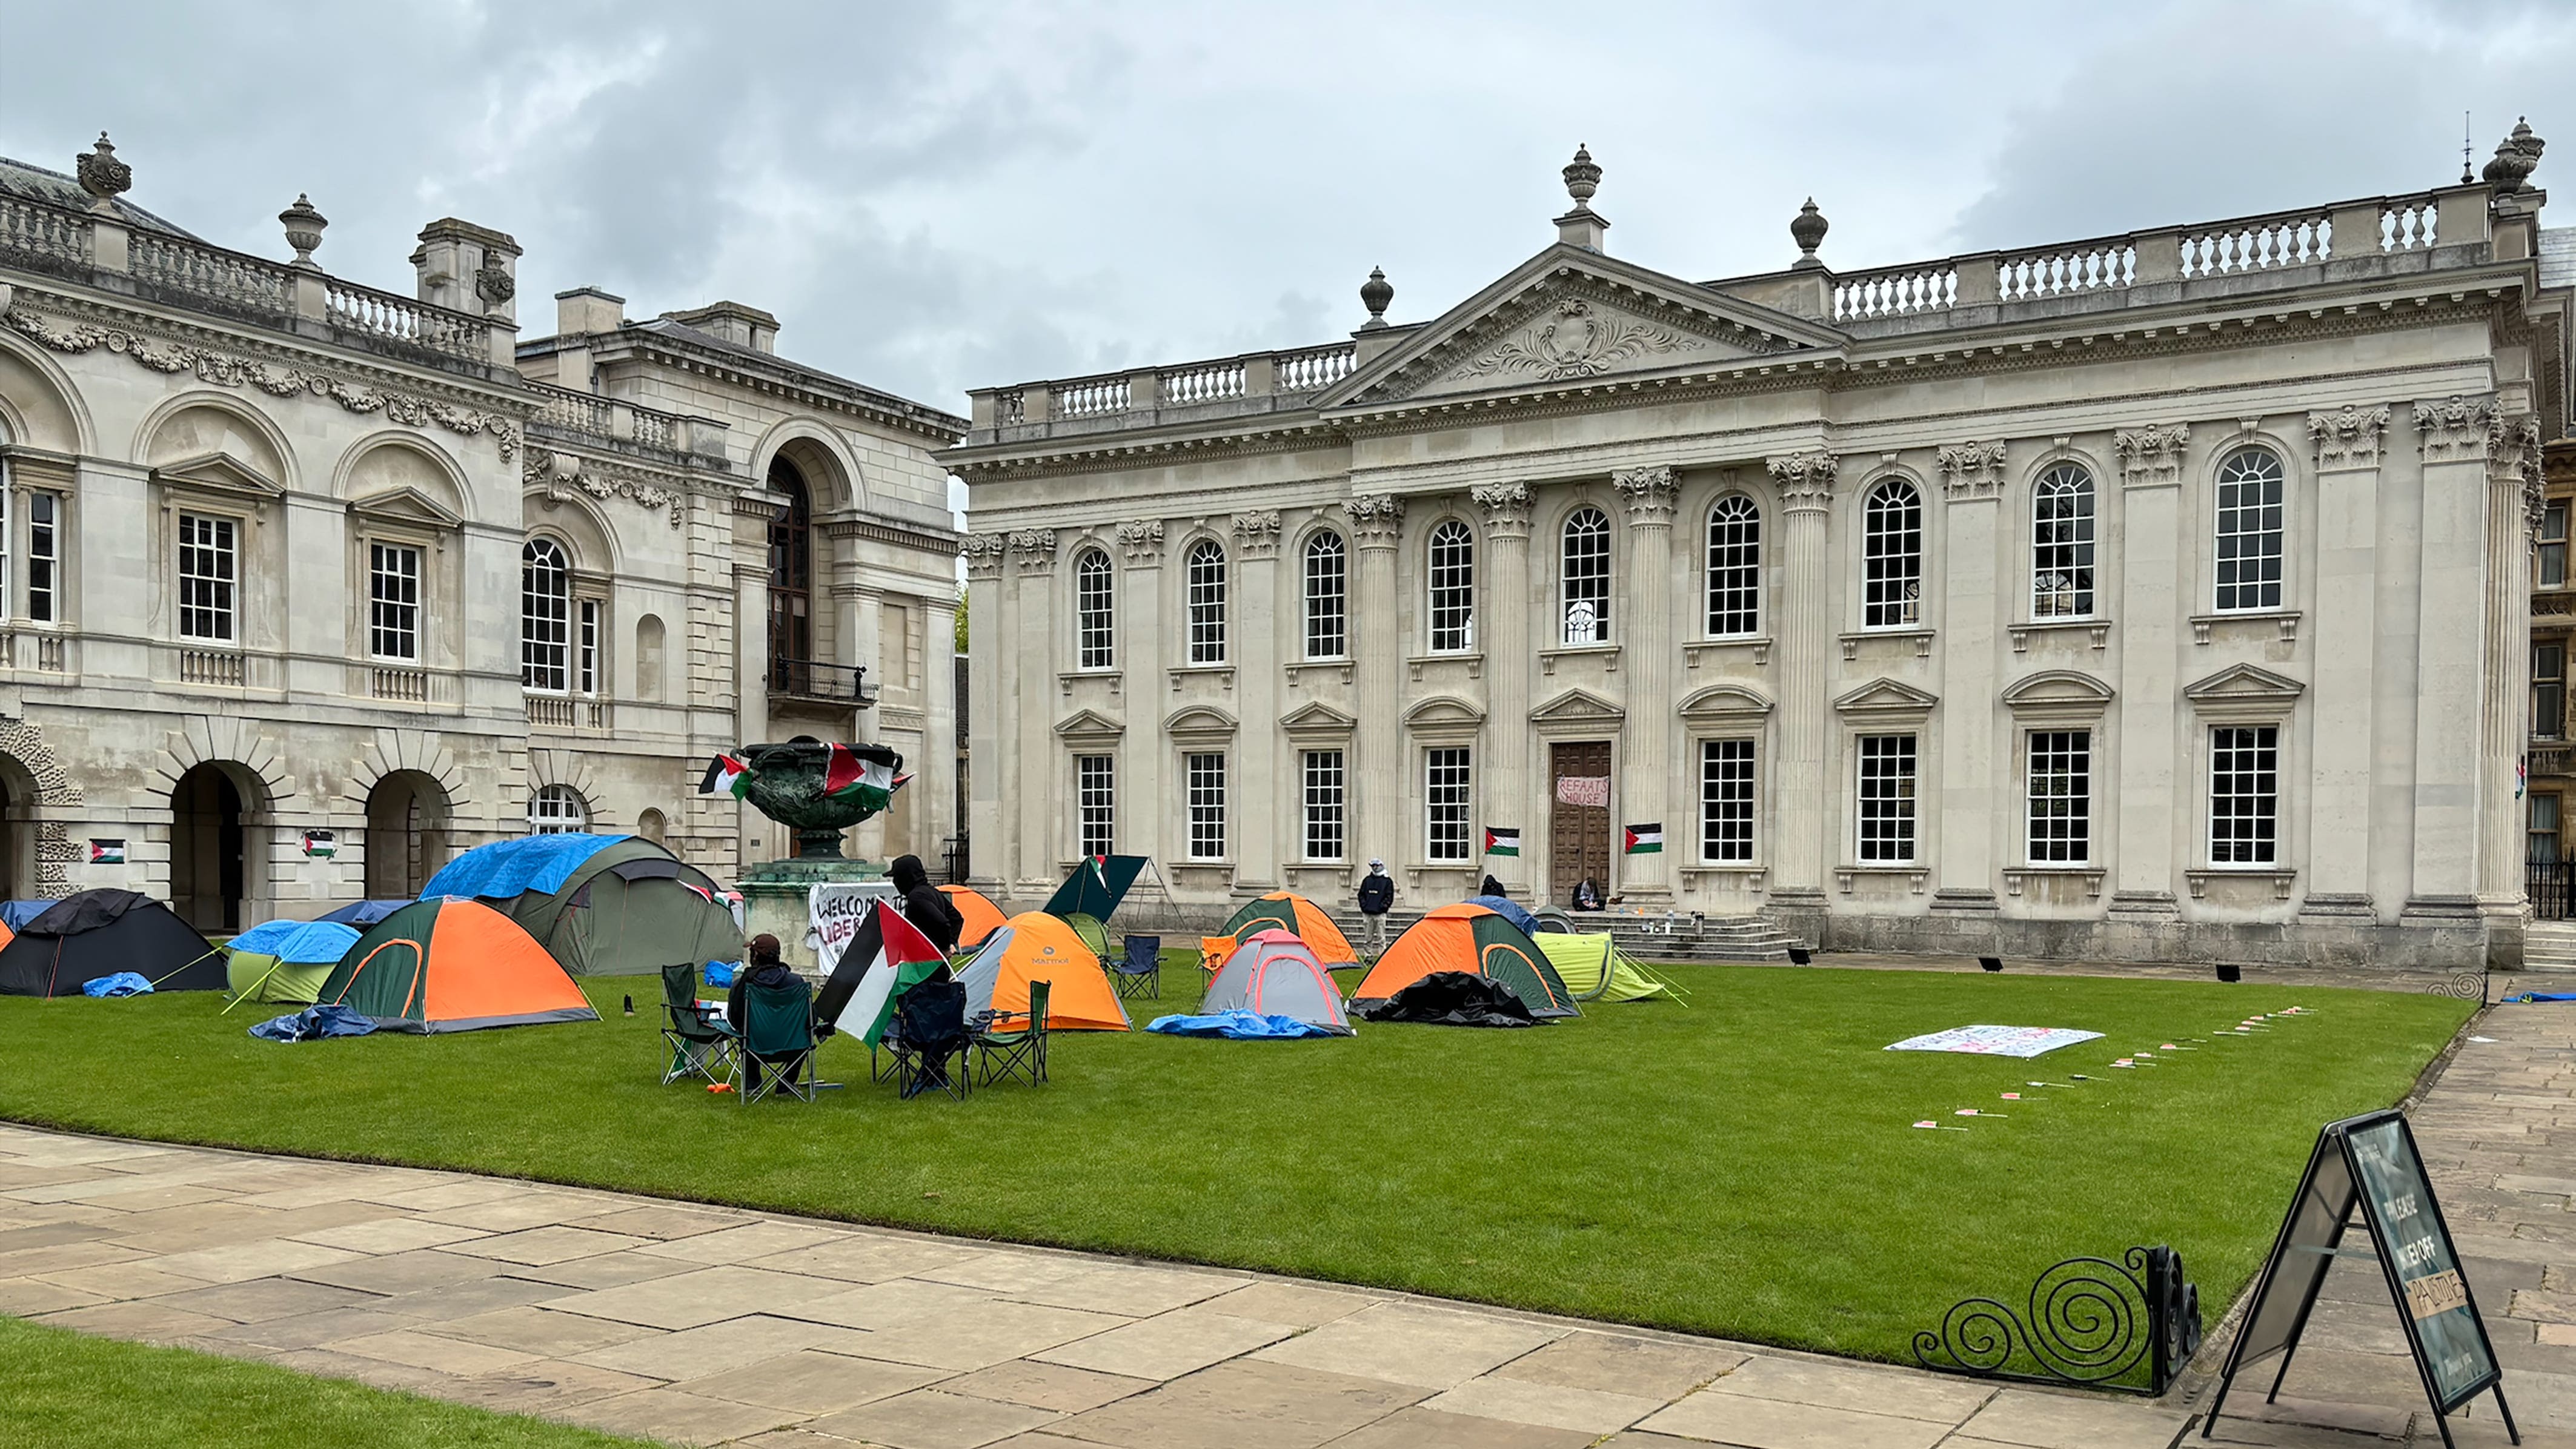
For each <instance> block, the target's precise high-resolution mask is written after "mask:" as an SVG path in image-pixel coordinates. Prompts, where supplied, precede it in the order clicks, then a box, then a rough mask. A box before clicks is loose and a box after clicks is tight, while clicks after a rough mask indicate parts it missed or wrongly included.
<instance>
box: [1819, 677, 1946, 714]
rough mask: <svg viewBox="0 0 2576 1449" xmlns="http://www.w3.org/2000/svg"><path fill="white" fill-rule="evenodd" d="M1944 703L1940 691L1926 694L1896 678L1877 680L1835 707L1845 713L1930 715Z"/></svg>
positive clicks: (1845, 696) (1853, 692)
mask: <svg viewBox="0 0 2576 1449" xmlns="http://www.w3.org/2000/svg"><path fill="white" fill-rule="evenodd" d="M1940 702H1941V697H1940V696H1939V695H1936V694H1926V693H1924V692H1923V691H1922V690H1919V689H1916V688H1915V687H1914V686H1913V685H1910V684H1906V683H1903V682H1901V681H1898V680H1894V679H1873V680H1871V681H1870V682H1869V683H1867V684H1864V685H1862V686H1861V687H1860V688H1858V689H1855V690H1853V691H1852V692H1851V693H1849V694H1846V695H1844V696H1843V697H1842V698H1840V699H1837V700H1835V701H1834V708H1835V709H1836V710H1839V711H1840V712H1842V713H1844V714H1857V715H1891V714H1929V713H1930V712H1931V711H1932V708H1933V707H1934V706H1935V705H1938V704H1939V703H1940Z"/></svg>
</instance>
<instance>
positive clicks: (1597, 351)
mask: <svg viewBox="0 0 2576 1449" xmlns="http://www.w3.org/2000/svg"><path fill="white" fill-rule="evenodd" d="M1689 345H1690V344H1689V343H1688V342H1687V341H1686V340H1685V339H1684V338H1683V337H1682V336H1681V334H1679V333H1677V332H1674V331H1672V330H1671V329H1669V328H1664V327H1658V326H1656V325H1654V324H1653V323H1651V322H1638V321H1632V320H1629V319H1627V318H1621V317H1611V316H1604V315H1598V314H1596V313H1595V312H1594V311H1593V307H1592V304H1591V303H1590V302H1586V301H1584V300H1583V299H1581V298H1579V297H1577V298H1570V299H1568V300H1566V301H1563V302H1559V303H1558V304H1557V305H1556V310H1555V312H1554V313H1553V314H1550V315H1547V316H1543V317H1541V318H1540V319H1539V320H1537V321H1535V322H1532V323H1531V324H1530V325H1529V326H1527V327H1524V328H1522V329H1521V331H1520V332H1519V334H1518V335H1516V336H1513V337H1510V338H1507V339H1505V340H1504V341H1503V342H1502V343H1501V344H1499V345H1498V346H1496V347H1494V348H1493V349H1492V350H1491V351H1488V352H1486V353H1485V354H1484V355H1483V356H1481V357H1478V358H1477V359H1476V360H1475V361H1473V362H1470V363H1468V364H1467V365H1466V366H1465V367H1464V368H1462V369H1460V372H1459V375H1460V376H1462V377H1500V376H1508V375H1512V374H1517V373H1531V374H1535V375H1536V376H1537V377H1538V378H1539V379H1540V380H1542V381H1545V382H1563V381H1565V380H1566V379H1568V378H1577V377H1598V376H1600V375H1601V374H1602V373H1605V372H1608V371H1610V370H1611V369H1612V368H1614V367H1617V366H1618V365H1619V364H1621V363H1623V362H1632V361H1635V360H1636V359H1638V358H1642V357H1651V356H1654V355H1656V354H1659V353H1666V352H1679V351H1681V350H1682V349H1683V348H1685V347H1687V346H1689Z"/></svg>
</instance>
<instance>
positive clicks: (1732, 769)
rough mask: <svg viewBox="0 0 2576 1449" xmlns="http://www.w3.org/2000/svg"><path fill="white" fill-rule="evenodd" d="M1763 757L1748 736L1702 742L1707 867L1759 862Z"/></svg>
mask: <svg viewBox="0 0 2576 1449" xmlns="http://www.w3.org/2000/svg"><path fill="white" fill-rule="evenodd" d="M1760 769H1761V755H1760V752H1759V750H1758V749H1757V748H1756V747H1755V744H1754V742H1753V741H1752V740H1751V739H1749V738H1746V737H1744V736H1740V735H1735V736H1720V737H1716V738H1711V739H1703V740H1701V741H1700V742H1699V858H1700V861H1701V863H1702V864H1704V865H1750V864H1752V863H1753V851H1754V831H1755V829H1756V827H1757V825H1758V824H1759V822H1760V820H1761V818H1762V809H1761V788H1762V783H1761V775H1760V773H1759V771H1760Z"/></svg>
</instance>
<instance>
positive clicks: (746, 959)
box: [725, 933, 805, 1092]
mask: <svg viewBox="0 0 2576 1449" xmlns="http://www.w3.org/2000/svg"><path fill="white" fill-rule="evenodd" d="M804 984H805V979H804V978H803V977H801V976H798V975H797V974H796V973H795V972H794V971H792V970H790V969H789V968H788V967H787V966H786V965H785V964H783V963H782V962H780V961H779V959H778V938H777V937H776V936H772V935H768V934H765V933H764V934H762V935H758V936H754V937H752V938H751V945H750V947H749V948H748V949H746V950H745V951H744V952H743V962H742V969H741V970H739V971H736V972H735V973H733V989H731V990H730V991H727V992H726V993H725V1020H726V1021H728V1022H730V1023H732V1025H733V1029H734V1030H735V1031H737V1032H739V1031H742V1030H744V1023H745V1022H747V1021H749V1020H750V1018H749V1017H748V1016H746V1015H745V1014H744V1012H745V1010H746V1007H745V1004H744V1003H745V1000H746V997H747V995H748V988H750V987H752V986H754V985H758V986H767V987H780V986H802V985H804ZM760 1068H761V1060H760V1058H758V1057H756V1056H753V1055H752V1054H751V1053H750V1052H748V1051H745V1052H744V1053H743V1054H742V1081H743V1090H744V1091H746V1092H753V1091H758V1090H759V1089H760ZM796 1073H797V1068H796V1067H795V1066H790V1067H788V1069H787V1080H789V1081H791V1082H793V1081H795V1080H796Z"/></svg>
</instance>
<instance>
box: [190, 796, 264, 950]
mask: <svg viewBox="0 0 2576 1449" xmlns="http://www.w3.org/2000/svg"><path fill="white" fill-rule="evenodd" d="M257 786H258V781H257V779H256V777H254V776H252V775H251V774H250V773H249V772H248V771H247V770H244V769H242V768H241V767H240V766H238V765H233V764H229V763H219V762H216V761H212V760H209V761H206V762H204V763H202V764H197V765H191V766H189V767H188V771H187V773H185V774H183V775H181V776H180V777H179V780H178V783H176V784H174V785H172V786H171V787H170V909H172V910H174V911H176V912H178V913H179V919H181V920H183V921H186V922H187V923H188V924H189V925H191V926H194V927H196V928H197V929H198V930H200V931H204V932H208V933H223V932H231V931H238V930H241V929H242V928H243V927H245V926H247V925H249V924H251V922H250V921H249V919H248V914H249V905H250V901H251V899H252V897H253V896H254V895H255V894H257V893H258V892H257V891H256V890H255V887H256V886H257V885H258V884H259V883H260V877H261V875H262V874H263V867H265V865H266V864H267V859H266V857H267V851H266V849H265V848H264V847H265V845H266V840H265V837H266V834H267V830H266V827H265V826H262V827H260V828H259V829H257V830H256V831H255V830H254V829H253V827H252V825H251V820H252V818H253V816H254V815H255V814H256V815H259V816H265V815H266V813H267V811H266V806H267V803H268V802H267V800H266V798H265V795H264V793H263V792H259V791H258V790H257ZM254 839H256V840H257V841H258V843H259V845H260V846H261V847H262V848H260V849H258V850H254V849H253V842H254Z"/></svg>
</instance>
